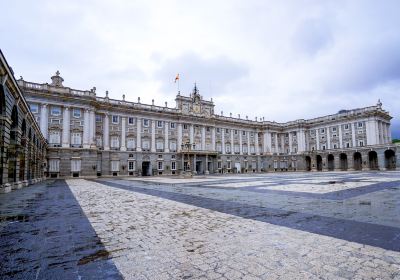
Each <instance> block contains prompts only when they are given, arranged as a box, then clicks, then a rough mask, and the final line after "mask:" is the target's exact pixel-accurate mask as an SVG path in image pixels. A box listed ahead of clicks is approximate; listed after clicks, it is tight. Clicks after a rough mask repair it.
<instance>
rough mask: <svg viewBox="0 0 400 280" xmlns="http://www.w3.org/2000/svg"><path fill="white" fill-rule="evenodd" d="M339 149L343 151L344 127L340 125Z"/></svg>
mask: <svg viewBox="0 0 400 280" xmlns="http://www.w3.org/2000/svg"><path fill="white" fill-rule="evenodd" d="M339 148H341V149H343V133H342V125H339Z"/></svg>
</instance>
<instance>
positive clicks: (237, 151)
mask: <svg viewBox="0 0 400 280" xmlns="http://www.w3.org/2000/svg"><path fill="white" fill-rule="evenodd" d="M234 148H235V153H240V146H239V145H235V146H234Z"/></svg>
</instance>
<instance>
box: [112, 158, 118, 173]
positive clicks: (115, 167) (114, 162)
mask: <svg viewBox="0 0 400 280" xmlns="http://www.w3.org/2000/svg"><path fill="white" fill-rule="evenodd" d="M111 171H113V172H118V171H119V160H112V161H111Z"/></svg>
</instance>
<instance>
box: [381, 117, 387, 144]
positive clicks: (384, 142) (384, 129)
mask: <svg viewBox="0 0 400 280" xmlns="http://www.w3.org/2000/svg"><path fill="white" fill-rule="evenodd" d="M386 129H387V126H386V123H384V122H382V144H386V143H387V131H386Z"/></svg>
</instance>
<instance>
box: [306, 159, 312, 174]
mask: <svg viewBox="0 0 400 280" xmlns="http://www.w3.org/2000/svg"><path fill="white" fill-rule="evenodd" d="M306 170H307V171H311V158H310V157H309V156H306Z"/></svg>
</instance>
